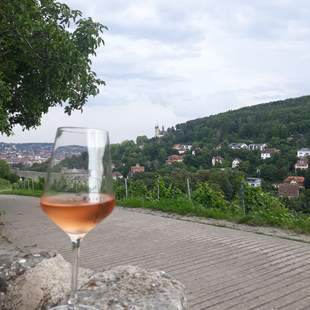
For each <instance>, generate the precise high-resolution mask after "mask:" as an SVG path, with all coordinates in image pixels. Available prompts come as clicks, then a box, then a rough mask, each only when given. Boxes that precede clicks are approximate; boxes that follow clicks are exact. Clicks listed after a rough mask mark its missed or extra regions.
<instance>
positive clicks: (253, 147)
mask: <svg viewBox="0 0 310 310" xmlns="http://www.w3.org/2000/svg"><path fill="white" fill-rule="evenodd" d="M248 148H249V150H251V151H256V150H258V151H263V150H264V149H266V148H267V144H266V143H253V144H249V146H248Z"/></svg>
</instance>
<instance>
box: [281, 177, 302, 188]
mask: <svg viewBox="0 0 310 310" xmlns="http://www.w3.org/2000/svg"><path fill="white" fill-rule="evenodd" d="M283 183H297V184H298V185H299V186H304V183H305V178H304V177H299V176H294V175H290V176H288V177H287V178H286V179H285V180H284V181H283Z"/></svg>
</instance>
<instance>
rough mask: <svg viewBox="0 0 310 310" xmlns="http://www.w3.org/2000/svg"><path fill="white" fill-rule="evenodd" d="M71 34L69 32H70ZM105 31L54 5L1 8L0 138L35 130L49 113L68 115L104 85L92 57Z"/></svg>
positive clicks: (24, 0) (48, 1)
mask: <svg viewBox="0 0 310 310" xmlns="http://www.w3.org/2000/svg"><path fill="white" fill-rule="evenodd" d="M69 28H70V30H69ZM104 29H107V28H106V27H105V26H103V25H101V24H100V23H96V22H94V21H93V20H92V19H91V18H82V13H81V12H80V11H78V10H71V9H70V8H69V7H68V6H67V5H65V4H61V3H58V2H55V0H44V1H39V0H10V1H2V2H1V6H0V132H1V133H6V134H11V133H12V128H13V126H14V125H15V124H20V125H21V126H22V127H23V128H24V129H29V128H31V127H35V126H38V125H39V124H40V120H41V117H42V115H43V114H44V113H47V112H48V110H49V108H50V107H53V106H56V105H58V104H59V105H64V106H65V107H64V110H65V112H66V113H68V114H69V115H70V113H71V112H72V111H73V110H82V108H83V106H84V104H85V103H86V101H87V98H88V97H89V96H90V95H92V96H95V95H97V94H98V92H99V86H100V85H101V84H104V82H103V81H102V80H100V79H98V78H97V77H96V74H95V72H93V71H92V70H91V56H93V55H96V52H95V51H96V49H97V48H98V47H99V46H100V45H101V44H104V41H103V39H102V38H101V33H102V32H103V30H104Z"/></svg>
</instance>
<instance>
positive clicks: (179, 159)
mask: <svg viewBox="0 0 310 310" xmlns="http://www.w3.org/2000/svg"><path fill="white" fill-rule="evenodd" d="M182 161H183V156H181V155H170V156H169V157H168V159H167V160H166V164H168V165H172V164H174V163H181V162H182Z"/></svg>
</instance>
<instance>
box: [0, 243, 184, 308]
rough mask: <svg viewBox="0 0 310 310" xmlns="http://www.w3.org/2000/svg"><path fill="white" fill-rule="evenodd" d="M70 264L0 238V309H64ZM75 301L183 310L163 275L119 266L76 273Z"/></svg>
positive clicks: (180, 296) (179, 292) (179, 295)
mask: <svg viewBox="0 0 310 310" xmlns="http://www.w3.org/2000/svg"><path fill="white" fill-rule="evenodd" d="M70 270H71V268H70V264H69V263H68V262H66V261H65V260H64V259H63V257H62V256H61V255H59V254H57V255H56V254H55V253H48V252H44V251H41V252H39V251H38V250H37V251H31V250H29V249H23V250H21V249H18V248H16V247H14V246H13V245H12V244H11V243H9V242H7V240H5V239H3V238H1V237H0V309H3V310H39V309H47V308H49V307H50V306H54V305H57V304H63V303H65V299H66V296H67V295H68V293H69V291H70V278H71V272H70ZM79 286H80V287H81V293H80V294H79V301H80V302H81V303H83V304H86V305H94V306H96V307H97V308H98V309H100V310H101V309H102V310H106V309H109V310H114V309H115V310H129V309H131V310H140V309H141V310H142V309H148V310H160V309H161V310H164V309H169V310H183V309H187V307H188V306H187V300H186V296H185V288H184V286H183V285H182V284H181V283H180V282H178V281H176V280H174V279H173V278H172V277H170V276H169V275H168V274H166V273H165V272H163V271H152V272H149V271H146V270H144V269H141V268H138V267H133V266H119V267H116V268H113V269H110V270H107V271H103V272H97V273H94V272H93V271H91V270H89V269H82V268H81V269H80V270H79Z"/></svg>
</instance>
